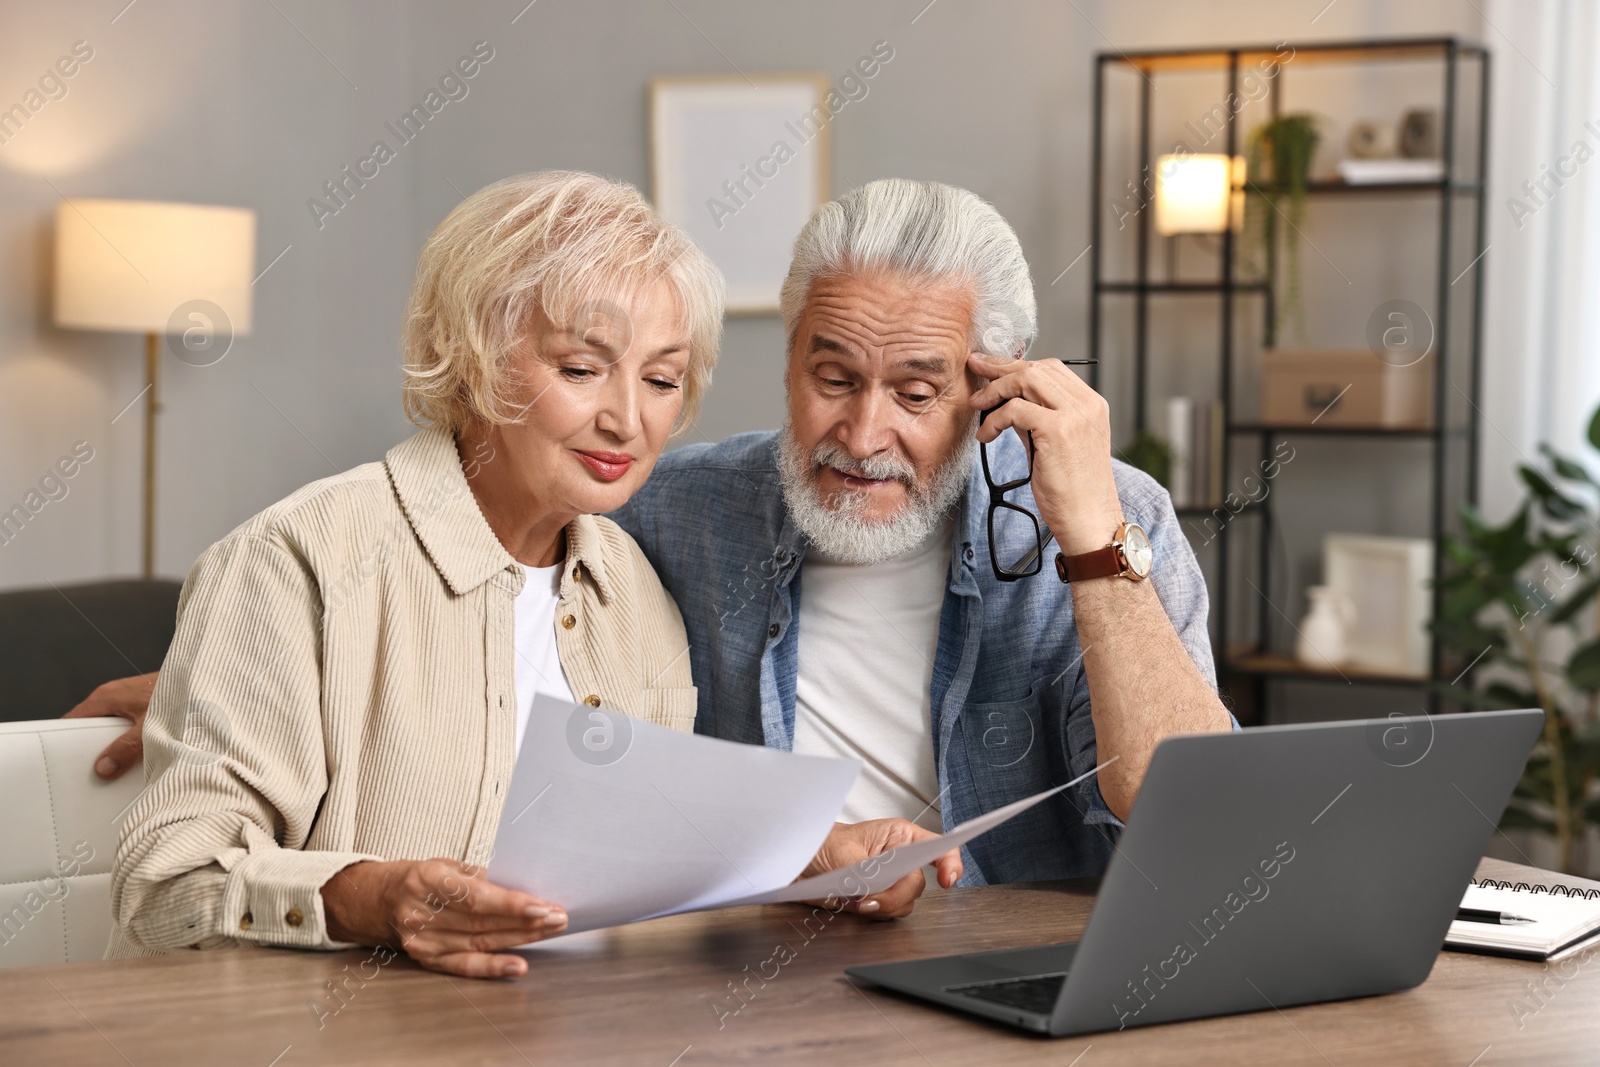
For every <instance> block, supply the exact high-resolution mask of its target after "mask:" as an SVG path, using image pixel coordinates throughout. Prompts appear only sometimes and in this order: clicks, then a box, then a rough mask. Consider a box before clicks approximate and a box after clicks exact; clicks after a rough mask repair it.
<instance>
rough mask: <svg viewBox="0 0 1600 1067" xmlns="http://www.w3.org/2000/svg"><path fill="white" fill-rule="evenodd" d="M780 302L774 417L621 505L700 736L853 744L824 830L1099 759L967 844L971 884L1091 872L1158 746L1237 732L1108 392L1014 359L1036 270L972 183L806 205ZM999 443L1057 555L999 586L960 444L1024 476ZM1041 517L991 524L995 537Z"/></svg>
mask: <svg viewBox="0 0 1600 1067" xmlns="http://www.w3.org/2000/svg"><path fill="white" fill-rule="evenodd" d="M782 307H783V322H784V329H785V332H786V334H787V338H788V348H789V350H788V365H787V370H786V373H785V378H784V384H785V389H786V391H787V394H788V421H787V423H786V425H785V426H784V428H783V429H782V430H780V431H778V432H776V433H772V432H764V433H747V434H740V435H737V436H735V437H731V438H729V439H728V440H726V441H723V442H722V443H720V444H714V445H713V444H706V445H694V446H691V447H687V448H683V449H680V450H678V451H675V452H671V453H668V454H666V455H665V456H663V457H662V459H661V461H660V463H659V464H658V465H657V467H656V470H655V473H654V474H653V475H652V477H651V479H650V481H649V482H648V483H647V484H646V485H645V487H644V489H643V490H641V491H640V492H639V493H638V494H637V495H636V496H634V497H633V499H631V500H630V501H629V502H628V504H627V505H626V506H625V507H624V508H623V509H622V510H621V511H619V512H617V513H615V514H614V515H613V516H612V517H613V518H615V519H616V520H617V521H618V522H619V523H620V524H621V525H622V526H623V527H624V528H625V529H627V530H628V532H629V533H631V534H632V535H633V536H634V538H635V539H637V540H638V542H639V544H640V545H641V546H642V547H643V549H644V551H645V554H646V555H647V556H648V557H649V558H650V561H651V563H652V564H654V566H655V568H656V570H657V572H658V573H659V574H660V575H661V580H662V582H663V583H664V584H665V585H666V587H667V589H668V590H669V591H670V592H671V593H672V595H673V596H674V597H675V598H676V599H677V602H678V607H679V609H680V611H681V612H682V613H683V618H684V622H685V624H686V626H687V629H688V634H689V654H690V657H691V661H692V666H693V675H694V679H695V682H696V684H697V685H698V686H699V688H700V709H699V718H698V723H697V727H696V728H697V729H698V730H699V731H700V732H702V733H709V734H712V735H714V736H716V737H721V738H725V739H728V740H733V741H743V742H749V743H752V744H766V745H769V746H771V747H774V748H785V749H793V750H794V751H797V752H808V753H815V754H824V755H840V756H855V757H857V758H859V759H861V760H862V762H863V764H864V766H865V770H864V772H863V774H862V775H861V777H860V778H859V779H858V781H857V784H856V787H855V789H854V791H853V792H852V793H851V795H850V798H849V802H848V804H847V805H846V808H845V811H844V814H843V816H842V818H843V819H844V820H845V821H847V822H858V821H862V820H867V819H878V818H890V817H900V818H905V819H909V820H912V821H913V822H918V823H921V824H922V825H924V826H927V827H929V828H934V829H937V828H940V827H945V828H948V827H950V826H953V825H955V824H957V823H959V822H962V821H964V820H966V819H969V818H972V817H973V816H975V815H978V814H981V813H982V812H985V811H989V810H992V809H994V808H997V807H999V806H1001V805H1002V804H1005V803H1008V802H1010V801H1013V800H1017V799H1020V798H1022V797H1024V796H1027V795H1029V794H1032V793H1035V792H1038V791H1040V790H1043V789H1046V788H1048V787H1049V786H1051V785H1054V784H1060V783H1062V782H1065V781H1067V780H1068V779H1070V778H1072V777H1076V776H1078V775H1080V774H1082V773H1084V772H1085V771H1088V770H1089V769H1091V768H1093V767H1094V766H1096V764H1098V763H1105V762H1106V761H1109V760H1112V759H1113V758H1114V759H1115V762H1112V763H1111V764H1110V765H1109V766H1106V767H1105V768H1104V769H1103V770H1102V771H1101V772H1100V774H1099V775H1098V776H1097V777H1096V778H1093V779H1090V780H1089V781H1087V782H1085V783H1084V784H1083V785H1081V786H1080V787H1078V789H1077V790H1076V793H1075V794H1074V793H1067V794H1062V795H1060V796H1058V797H1056V798H1053V799H1052V800H1051V801H1048V802H1046V803H1045V804H1042V805H1039V806H1037V807H1034V808H1032V809H1030V810H1029V811H1028V812H1026V813H1024V814H1023V815H1021V816H1018V817H1017V818H1014V819H1012V820H1011V821H1010V822H1008V823H1006V824H1004V825H1003V826H1001V827H999V828H998V829H996V830H994V831H992V832H990V833H989V834H988V835H986V836H984V837H982V838H979V839H978V840H976V841H974V842H973V843H972V844H971V846H970V847H969V850H968V852H967V855H966V856H965V857H964V858H965V873H964V875H963V877H962V882H963V883H964V884H983V883H985V882H991V883H992V882H1012V881H1027V880H1037V879H1047V878H1071V877H1081V876H1088V875H1098V874H1099V873H1101V872H1102V871H1103V870H1104V869H1105V866H1106V863H1107V861H1108V859H1109V855H1110V850H1111V847H1112V841H1113V836H1112V834H1113V832H1114V831H1112V830H1111V829H1110V828H1111V827H1115V826H1117V825H1119V824H1120V821H1121V820H1122V819H1124V818H1126V817H1127V815H1128V813H1129V811H1130V810H1131V809H1132V807H1133V801H1134V797H1135V796H1136V795H1137V793H1138V790H1139V784H1140V782H1141V781H1142V780H1143V777H1144V773H1145V770H1146V768H1147V767H1148V766H1149V763H1150V757H1151V754H1152V752H1153V751H1154V749H1155V747H1156V745H1157V743H1158V742H1159V741H1160V740H1161V739H1162V738H1163V737H1166V736H1168V735H1169V734H1174V733H1184V732H1197V731H1207V730H1226V729H1229V728H1230V727H1231V726H1232V719H1231V716H1230V715H1229V714H1228V712H1227V710H1226V709H1225V708H1224V707H1223V706H1222V703H1221V702H1220V701H1219V700H1218V698H1217V694H1216V692H1215V689H1214V685H1215V683H1214V680H1213V677H1214V673H1213V666H1212V662H1211V652H1210V639H1209V636H1208V633H1207V627H1206V612H1207V596H1206V589H1205V584H1204V582H1203V580H1202V578H1201V574H1200V570H1199V567H1198V565H1197V563H1196V561H1195V558H1194V555H1193V552H1192V551H1191V550H1190V548H1189V545H1188V542H1187V541H1186V540H1185V539H1184V536H1183V534H1182V531H1181V530H1180V529H1179V526H1178V522H1177V519H1176V516H1175V515H1174V514H1173V511H1172V504H1171V501H1170V499H1169V498H1168V496H1167V494H1166V492H1165V491H1164V490H1162V489H1161V487H1160V486H1159V485H1157V484H1156V482H1154V481H1153V480H1152V479H1150V478H1149V477H1148V476H1146V475H1145V474H1143V473H1141V472H1140V471H1137V470H1135V469H1133V468H1131V467H1128V466H1126V465H1124V464H1122V463H1119V462H1116V461H1114V460H1113V459H1112V458H1111V434H1110V422H1109V416H1108V409H1107V406H1106V403H1105V401H1104V400H1103V399H1102V398H1101V397H1100V395H1099V394H1097V393H1095V392H1094V391H1093V390H1092V389H1090V388H1089V387H1088V385H1086V384H1085V383H1084V382H1083V381H1081V380H1080V379H1079V378H1078V377H1077V375H1076V374H1074V373H1073V372H1072V371H1070V370H1068V369H1067V367H1066V365H1064V364H1063V363H1061V362H1060V361H1057V360H1039V361H1024V360H1020V359H1017V358H1015V357H1016V356H1018V355H1020V354H1021V353H1022V352H1023V351H1025V349H1026V346H1027V344H1028V343H1029V341H1030V340H1031V339H1032V337H1033V334H1034V328H1035V311H1034V307H1035V305H1034V297H1033V288H1032V280H1031V277H1030V275H1029V271H1028V266H1027V262H1026V261H1025V259H1024V258H1023V254H1022V248H1021V246H1020V244H1019V243H1018V241H1017V238H1016V234H1015V233H1014V232H1013V231H1012V230H1011V228H1010V226H1009V225H1007V224H1006V222H1005V220H1004V219H1003V218H1002V217H1001V216H1000V214H999V213H998V212H997V211H995V209H994V208H993V207H992V206H990V205H989V204H987V203H985V202H984V201H982V200H980V199H979V198H978V197H977V196H974V195H973V194H972V193H969V192H967V191H965V190H961V189H955V188H952V187H950V186H945V185H939V184H935V183H932V182H915V181H905V180H899V179H890V180H885V181H876V182H872V183H871V184H869V185H866V186H863V187H862V188H860V189H858V190H856V191H855V192H852V193H850V194H849V195H847V196H844V197H841V198H840V199H838V200H835V201H832V202H831V203H828V204H824V205H823V206H822V207H821V208H820V209H818V211H817V213H816V214H815V215H814V216H813V217H812V218H811V221H810V222H809V223H807V224H806V227H805V229H804V230H802V231H801V233H800V236H799V238H798V239H797V240H796V242H795V252H794V260H793V263H792V265H791V266H790V270H789V276H788V279H787V280H786V281H785V282H784V286H783V294H782ZM997 406H998V410H996V411H994V412H993V414H991V415H989V416H988V418H987V419H985V420H983V421H982V424H981V425H980V424H979V414H980V412H982V411H984V410H987V409H991V408H996V407H997ZM1007 430H1014V431H1016V432H1015V433H1007V432H1006V431H1007ZM1019 435H1025V436H1027V437H1029V438H1030V439H1031V441H1032V450H1033V457H1032V464H1031V473H1032V477H1031V481H1030V482H1029V483H1028V484H1026V485H1022V486H1020V487H1019V488H1017V489H1014V490H1011V491H1010V492H1008V493H1007V494H1006V496H1005V499H1006V500H1007V501H1009V502H1012V503H1016V504H1019V505H1021V506H1023V507H1025V508H1027V509H1029V510H1031V511H1034V512H1035V513H1036V514H1037V515H1038V516H1039V517H1040V519H1042V521H1043V523H1044V525H1045V526H1046V527H1047V528H1048V530H1049V531H1050V532H1051V533H1052V534H1053V535H1054V538H1055V542H1056V545H1055V546H1054V548H1053V550H1051V551H1050V553H1049V557H1053V558H1054V561H1055V564H1056V565H1055V566H1053V567H1052V566H1050V565H1049V559H1048V558H1047V560H1046V562H1045V565H1044V566H1043V567H1042V568H1041V572H1040V573H1038V574H1036V575H1034V576H1032V577H1026V578H1021V579H1019V580H1014V581H1002V580H1000V579H999V578H998V576H997V574H996V572H995V567H994V566H993V565H992V562H991V559H990V548H989V539H988V535H987V532H986V527H987V523H988V518H989V503H990V491H989V480H988V479H986V478H985V476H984V473H983V471H982V465H981V463H980V458H979V456H978V455H977V453H978V446H979V444H980V443H981V444H983V445H986V446H987V449H988V464H989V473H990V475H991V476H992V480H993V482H994V483H995V484H996V485H1005V484H1006V483H1008V482H1013V481H1018V480H1021V479H1024V478H1027V477H1028V474H1029V471H1030V464H1029V458H1028V451H1027V446H1026V445H1024V443H1023V440H1022V438H1021V437H1019ZM1011 514H1012V515H1016V514H1017V513H1015V512H1012V513H1011ZM1033 531H1034V528H1033V524H1032V523H1031V522H1029V521H1028V520H1027V519H1025V518H1023V519H1021V520H1020V525H1019V523H1017V522H1010V523H1008V522H1006V521H1005V520H1004V519H998V520H997V521H996V536H997V537H998V538H999V539H1000V542H1001V546H1002V547H1001V550H1000V551H1001V552H1002V553H1003V554H1005V555H1007V556H1008V557H1010V556H1016V557H1019V558H1020V557H1021V556H1022V555H1024V554H1025V553H1026V550H1027V549H1028V548H1030V547H1034V546H1035V545H1036V541H1035V535H1034V532H1033ZM1015 562H1016V560H1014V559H1011V558H1007V559H1005V560H1003V561H1002V567H1003V568H1009V567H1011V565H1012V564H1013V563H1015ZM851 858H852V857H848V856H840V857H833V859H834V860H835V861H843V860H849V859H851Z"/></svg>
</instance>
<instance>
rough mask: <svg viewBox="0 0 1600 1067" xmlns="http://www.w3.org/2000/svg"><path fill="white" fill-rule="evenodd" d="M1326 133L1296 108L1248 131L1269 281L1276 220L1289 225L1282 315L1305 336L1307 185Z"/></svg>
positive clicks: (1258, 235) (1261, 244)
mask: <svg viewBox="0 0 1600 1067" xmlns="http://www.w3.org/2000/svg"><path fill="white" fill-rule="evenodd" d="M1321 140H1322V133H1321V131H1320V129H1319V128H1318V125H1317V118H1316V116H1315V115H1311V114H1308V113H1306V112H1295V113H1291V114H1288V115H1279V116H1278V117H1277V118H1275V119H1273V120H1272V121H1271V122H1267V123H1263V124H1262V125H1260V126H1257V127H1256V128H1255V129H1254V130H1252V131H1251V133H1250V138H1249V142H1248V149H1247V151H1248V155H1247V156H1246V168H1247V173H1248V186H1249V191H1250V194H1251V197H1250V199H1251V201H1252V202H1253V203H1254V206H1255V208H1256V210H1255V211H1254V212H1253V214H1254V215H1255V216H1256V221H1255V224H1254V226H1253V230H1254V233H1255V240H1256V242H1257V244H1258V245H1259V247H1260V249H1261V254H1262V257H1263V259H1264V261H1265V264H1264V266H1263V267H1262V271H1263V273H1265V274H1266V275H1267V280H1268V283H1269V284H1276V282H1277V279H1276V278H1275V277H1273V274H1274V270H1273V264H1274V251H1275V249H1276V248H1277V240H1278V223H1279V221H1280V220H1282V221H1283V223H1284V224H1285V227H1286V228H1285V230H1284V234H1283V248H1284V260H1285V262H1284V293H1283V317H1284V318H1286V319H1289V320H1292V321H1293V322H1294V324H1295V332H1296V334H1297V335H1298V336H1300V337H1301V338H1302V339H1303V338H1304V336H1305V309H1304V306H1303V305H1302V303H1301V298H1300V297H1301V294H1300V238H1301V236H1302V231H1303V230H1304V227H1305V220H1306V188H1307V185H1308V184H1309V183H1310V181H1311V160H1312V157H1314V156H1315V155H1316V154H1317V144H1318V142H1320V141H1321Z"/></svg>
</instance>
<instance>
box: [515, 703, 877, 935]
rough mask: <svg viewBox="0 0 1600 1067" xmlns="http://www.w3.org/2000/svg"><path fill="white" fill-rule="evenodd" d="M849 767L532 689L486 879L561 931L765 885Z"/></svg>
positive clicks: (777, 878)
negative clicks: (551, 910) (563, 918)
mask: <svg viewBox="0 0 1600 1067" xmlns="http://www.w3.org/2000/svg"><path fill="white" fill-rule="evenodd" d="M859 769H860V763H859V762H858V761H856V760H845V759H832V758H825V757H818V756H799V755H795V754H793V753H789V752H782V751H778V750H775V749H769V748H764V747H762V746H760V745H742V744H735V743H733V742H730V741H719V740H716V739H714V738H709V737H700V736H697V735H694V734H685V733H679V732H677V731H675V730H668V729H666V728H664V727H659V726H652V725H650V724H649V723H644V722H639V721H637V720H634V719H630V718H628V717H627V716H625V715H621V714H618V713H617V712H613V711H607V710H605V709H600V708H590V707H587V706H580V705H573V704H568V703H566V702H564V701H560V700H555V699H552V698H548V697H544V696H540V697H538V698H537V699H536V700H535V701H534V706H533V711H532V714H531V715H530V716H529V719H528V727H527V733H526V735H525V736H524V737H523V742H522V750H521V753H520V755H519V758H518V760H517V766H516V772H515V774H514V775H513V776H512V781H511V786H510V788H509V790H508V791H507V794H506V805H505V810H504V813H503V814H502V815H501V818H500V829H499V833H498V835H497V836H496V839H495V851H494V856H493V858H492V859H491V860H490V862H489V871H488V877H489V879H490V880H491V881H494V882H498V883H499V884H501V885H506V886H510V887H512V888H515V889H521V890H523V891H525V892H529V893H533V894H534V895H536V896H538V897H541V898H543V899H545V900H549V901H552V902H553V903H556V904H560V905H561V906H562V907H563V908H565V909H566V911H567V914H568V916H569V917H570V921H569V924H568V931H569V932H570V933H577V932H579V931H581V930H592V929H597V928H599V927H604V926H616V925H620V924H622V923H628V922H634V921H636V920H639V919H645V918H650V917H652V916H656V915H662V914H667V913H671V912H677V911H685V910H692V909H697V908H713V907H718V906H720V905H723V904H726V903H727V902H728V901H731V900H736V899H738V898H741V897H745V896H750V895H759V894H762V893H767V892H770V891H772V890H774V889H777V888H779V887H782V886H785V885H788V884H789V883H790V882H791V881H792V880H793V879H794V878H795V876H796V875H798V874H799V873H800V872H801V871H802V870H804V869H805V866H806V864H807V863H809V862H810V861H811V858H812V857H813V856H815V855H816V852H817V849H818V848H819V847H821V845H822V842H823V840H824V839H825V838H826V837H827V835H828V831H829V830H831V829H832V828H833V823H834V820H835V819H836V818H837V817H838V815H839V812H840V811H841V810H842V809H843V807H844V801H845V797H846V796H847V795H848V794H849V792H850V788H851V786H852V785H853V784H854V783H855V778H856V774H857V772H858V771H859Z"/></svg>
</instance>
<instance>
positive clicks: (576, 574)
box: [572, 567, 583, 582]
mask: <svg viewBox="0 0 1600 1067" xmlns="http://www.w3.org/2000/svg"><path fill="white" fill-rule="evenodd" d="M572 580H573V581H575V582H579V581H582V580H583V568H581V567H574V568H572Z"/></svg>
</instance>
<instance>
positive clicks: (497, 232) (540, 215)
mask: <svg viewBox="0 0 1600 1067" xmlns="http://www.w3.org/2000/svg"><path fill="white" fill-rule="evenodd" d="M661 279H666V280H667V281H668V282H669V283H670V284H671V285H672V287H673V289H674V290H675V291H676V293H677V297H678V304H679V307H680V308H681V310H682V313H683V318H684V325H685V326H686V327H687V328H688V331H689V369H688V374H687V375H686V376H685V380H684V383H683V394H684V397H683V411H682V413H681V414H680V415H679V417H678V424H677V426H676V427H675V428H674V429H675V431H676V430H679V429H682V428H683V427H684V426H686V425H688V424H689V423H690V422H692V421H693V420H694V417H695V415H696V413H697V412H698V411H699V408H700V399H701V397H702V396H703V395H704V393H705V391H706V388H707V387H708V386H709V385H710V384H711V371H712V369H713V368H714V367H715V366H716V362H717V346H718V343H719V342H720V340H721V337H722V306H723V296H724V291H725V285H724V283H723V280H722V273H721V272H720V271H718V270H717V268H716V267H715V266H714V265H713V264H712V263H711V261H710V260H709V259H707V258H706V255H705V253H704V252H702V251H700V249H699V248H698V247H697V246H696V245H695V244H694V242H692V241H690V240H689V238H688V236H687V235H686V234H685V233H684V232H683V231H682V230H680V229H678V228H677V227H676V226H673V225H672V224H670V223H668V222H666V221H665V220H664V219H662V218H661V217H660V216H659V215H657V214H656V212H655V209H654V208H652V207H651V206H650V204H649V203H648V202H647V201H646V200H645V199H644V197H643V196H641V195H640V194H639V191H638V190H637V189H635V188H634V187H633V186H631V185H628V184H626V183H624V182H617V181H611V180H609V179H606V178H601V177H599V176H597V175H594V174H585V173H583V172H581V171H561V170H552V171H538V172H536V173H532V174H519V175H517V176H516V177H514V178H507V179H505V180H504V181H500V182H496V183H494V184H493V185H490V186H486V187H485V188H483V189H480V190H478V191H477V192H476V193H474V194H472V195H471V196H469V197H468V198H467V199H466V200H464V201H462V202H461V203H460V204H459V205H457V207H456V209H455V210H454V211H452V212H450V214H449V215H448V216H447V217H446V218H445V220H444V221H443V222H441V223H440V224H439V228H438V229H437V230H435V231H433V236H432V237H430V238H428V243H427V245H425V246H424V247H423V249H422V255H421V257H420V258H419V259H418V261H417V279H416V282H415V284H413V286H412V288H411V300H410V303H409V306H408V307H407V309H406V326H405V332H404V335H403V337H402V344H403V347H404V351H405V374H406V382H405V407H406V414H407V415H408V416H410V418H411V420H412V421H413V422H416V423H419V424H421V425H424V426H438V427H441V428H443V429H447V430H450V431H451V432H458V431H460V430H461V429H463V428H464V427H466V426H468V425H470V424H472V423H474V422H482V423H486V424H496V423H499V424H503V423H508V422H516V421H519V420H520V418H521V417H522V413H523V409H522V407H521V406H520V405H517V404H515V403H513V402H512V397H513V396H514V388H515V386H516V382H515V381H513V380H511V376H510V375H508V374H507V365H506V364H507V356H508V353H510V351H511V350H512V349H513V348H514V347H516V346H517V344H519V343H520V342H521V341H522V340H523V339H524V338H525V336H526V332H527V329H528V324H529V322H530V320H531V319H532V315H533V312H534V311H542V312H543V313H544V314H545V316H546V317H547V318H549V320H550V321H551V322H552V323H555V324H558V325H562V324H571V323H575V322H576V321H577V317H578V315H579V313H580V312H581V311H583V310H584V309H585V308H592V307H598V306H602V305H604V304H605V302H607V301H625V300H627V299H629V298H630V297H631V296H632V295H633V294H635V293H637V292H639V291H640V290H641V289H643V288H645V287H647V286H649V285H650V284H652V283H654V282H656V281H659V280H661Z"/></svg>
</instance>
